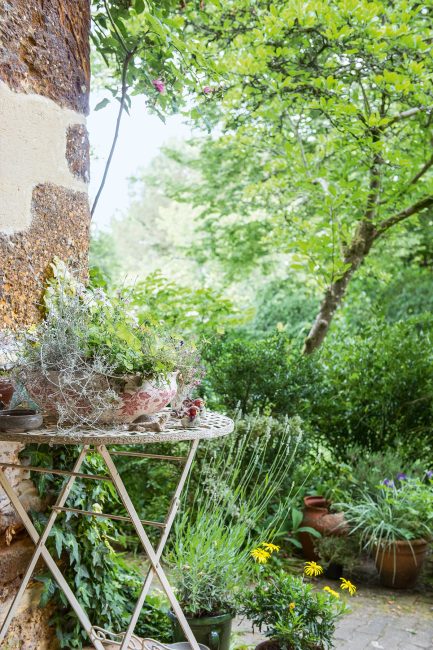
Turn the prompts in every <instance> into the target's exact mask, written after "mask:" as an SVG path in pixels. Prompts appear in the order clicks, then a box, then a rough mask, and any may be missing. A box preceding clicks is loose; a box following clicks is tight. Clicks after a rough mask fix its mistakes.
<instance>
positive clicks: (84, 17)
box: [0, 0, 90, 114]
mask: <svg viewBox="0 0 433 650" xmlns="http://www.w3.org/2000/svg"><path fill="white" fill-rule="evenodd" d="M89 26H90V5H89V1H88V0H30V1H29V0H8V1H6V0H5V1H3V2H1V3H0V43H1V42H2V43H3V45H0V79H2V80H3V81H5V82H6V83H7V84H8V85H9V87H10V88H12V89H13V90H17V91H19V92H25V93H35V94H37V95H43V96H44V97H49V98H50V99H53V100H54V101H55V102H56V104H59V105H60V106H66V107H68V108H72V109H73V110H75V111H77V112H79V113H84V114H87V112H88V108H89V83H90V63H89V28H90V27H89Z"/></svg>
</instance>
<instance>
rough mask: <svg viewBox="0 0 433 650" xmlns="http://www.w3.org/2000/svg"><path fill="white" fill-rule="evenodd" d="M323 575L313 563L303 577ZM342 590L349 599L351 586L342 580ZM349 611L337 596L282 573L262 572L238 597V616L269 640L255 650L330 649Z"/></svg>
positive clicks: (353, 590) (334, 592) (302, 579)
mask: <svg viewBox="0 0 433 650" xmlns="http://www.w3.org/2000/svg"><path fill="white" fill-rule="evenodd" d="M322 572H323V569H322V567H321V566H319V565H318V564H316V562H307V563H306V565H305V574H306V575H308V576H317V575H320V574H321V573H322ZM341 588H342V589H347V591H348V592H349V593H350V594H351V595H352V594H353V593H355V591H356V589H355V587H354V585H352V583H350V582H349V581H347V580H344V579H343V580H342V583H341ZM347 611H348V608H347V606H346V604H345V603H344V602H343V601H342V600H341V599H340V594H339V593H338V592H337V591H335V590H333V589H331V588H330V587H328V586H325V587H324V588H323V589H322V590H320V591H317V590H315V588H314V586H313V585H312V584H310V583H308V582H306V581H305V579H304V577H303V576H295V575H291V574H288V573H286V572H285V571H284V570H281V569H280V570H279V571H272V570H269V569H267V568H266V569H264V570H262V571H261V572H260V574H259V576H258V578H257V580H256V582H255V584H254V586H252V587H248V588H247V589H245V590H244V591H243V593H242V595H241V608H240V612H241V614H243V615H244V616H246V617H247V618H248V619H249V620H250V621H252V623H253V626H254V627H257V628H258V629H259V631H260V632H263V633H264V634H265V636H266V637H267V638H268V640H267V641H263V642H262V643H260V644H259V645H258V646H256V650H327V649H329V648H332V647H334V646H333V636H334V632H335V626H336V623H337V621H338V620H339V618H341V616H343V614H345V613H346V612H347Z"/></svg>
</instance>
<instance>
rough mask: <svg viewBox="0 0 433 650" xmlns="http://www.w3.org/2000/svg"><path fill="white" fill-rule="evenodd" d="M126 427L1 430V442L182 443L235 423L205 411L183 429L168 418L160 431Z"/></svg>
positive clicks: (220, 433) (221, 432)
mask: <svg viewBox="0 0 433 650" xmlns="http://www.w3.org/2000/svg"><path fill="white" fill-rule="evenodd" d="M131 426H134V425H129V424H117V425H115V426H101V427H98V428H97V429H83V428H71V429H63V428H62V429H59V428H58V427H57V426H56V425H50V426H46V427H43V428H41V429H36V430H34V431H21V432H17V431H0V441H3V442H21V443H23V444H27V445H28V444H31V443H39V444H41V443H44V444H50V445H80V444H86V445H143V444H149V443H154V442H181V441H183V440H197V439H198V440H207V439H211V438H219V437H221V436H226V435H228V434H229V433H231V432H232V431H233V429H234V422H233V420H231V419H230V418H228V417H226V416H225V415H221V414H220V413H214V412H213V411H207V413H206V414H205V415H202V416H201V417H200V423H199V424H198V425H197V426H193V427H186V428H184V427H183V426H182V423H181V421H180V420H179V419H178V418H174V417H171V416H170V418H169V419H168V421H167V422H166V423H165V425H164V430H163V431H160V432H154V431H142V430H140V429H141V428H142V427H141V426H140V424H137V430H130V429H131Z"/></svg>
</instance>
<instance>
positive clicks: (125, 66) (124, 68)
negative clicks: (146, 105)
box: [90, 49, 135, 217]
mask: <svg viewBox="0 0 433 650" xmlns="http://www.w3.org/2000/svg"><path fill="white" fill-rule="evenodd" d="M134 54H135V49H134V50H132V51H131V52H128V53H127V55H126V56H125V59H124V61H123V66H122V92H121V96H120V106H119V112H118V114H117V120H116V128H115V130H114V137H113V142H112V144H111V149H110V153H109V155H108V159H107V163H106V165H105V169H104V173H103V175H102V180H101V184H100V185H99V189H98V191H97V193H96V196H95V200H94V201H93V205H92V209H91V211H90V215H91V216H92V217H93V213H94V212H95V210H96V206H97V205H98V201H99V197H100V196H101V193H102V190H103V189H104V185H105V181H106V180H107V175H108V170H109V169H110V165H111V161H112V159H113V154H114V150H115V148H116V144H117V138H118V137H119V129H120V121H121V119H122V114H123V109H124V108H125V101H126V95H127V92H128V84H127V80H126V77H127V74H128V67H129V62H130V61H131V59H132V57H133V56H134Z"/></svg>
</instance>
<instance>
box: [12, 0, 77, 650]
mask: <svg viewBox="0 0 433 650" xmlns="http://www.w3.org/2000/svg"><path fill="white" fill-rule="evenodd" d="M89 30H90V2H89V0H33V1H32V2H29V1H28V0H8V2H0V329H1V328H9V327H12V328H15V327H18V326H23V325H24V326H25V325H30V324H31V323H33V322H35V321H37V320H38V318H39V315H40V313H39V305H40V301H41V295H42V288H43V285H44V280H45V279H46V277H47V273H48V272H49V264H50V262H51V261H52V260H53V258H54V257H55V256H57V257H60V258H61V259H64V260H68V261H69V262H70V263H71V264H73V265H76V266H79V267H82V266H83V265H85V264H86V263H87V251H88V237H89V224H90V211H89V205H88V197H87V183H88V181H89V145H88V138H87V131H86V127H85V115H86V114H87V112H88V97H89V81H90V64H89ZM20 449H21V448H20V446H19V445H14V444H6V443H1V442H0V458H1V459H2V460H6V461H7V462H16V461H17V460H18V453H19V451H20ZM7 472H8V475H9V476H10V477H11V478H12V480H13V483H14V485H15V487H16V489H17V491H18V493H19V494H20V498H21V500H22V502H23V504H24V505H25V507H26V509H29V508H35V507H38V506H40V501H39V499H38V497H37V494H36V491H35V488H34V486H33V484H32V483H31V481H30V480H29V477H28V475H27V474H26V473H24V472H21V471H15V470H7ZM31 550H32V543H31V542H30V540H29V539H28V538H27V537H26V536H25V535H24V534H23V532H22V526H21V524H20V522H19V521H18V520H17V518H16V516H15V515H14V514H13V511H12V509H11V507H10V504H9V502H8V500H7V498H6V495H4V493H3V492H2V491H1V489H0V620H2V618H3V615H4V613H5V611H6V608H7V606H8V603H9V602H10V600H11V598H12V597H13V594H14V593H15V590H16V588H17V585H18V584H19V579H20V576H21V575H22V574H23V572H24V570H25V567H26V564H27V562H28V560H29V557H30V554H31ZM38 589H39V586H38V585H37V583H33V585H31V587H30V588H29V590H28V593H27V594H26V599H25V602H24V604H23V606H22V608H21V610H20V613H19V616H18V618H17V620H16V621H15V622H14V624H13V626H12V628H11V630H10V634H9V635H8V639H7V641H6V642H5V647H6V648H11V650H12V649H15V648H20V650H33V648H38V650H44V648H50V650H51V649H53V648H55V647H56V643H55V640H54V639H53V637H52V633H51V632H50V631H49V630H48V629H47V620H48V618H49V614H50V612H49V611H42V610H39V608H38V607H37V602H38Z"/></svg>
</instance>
